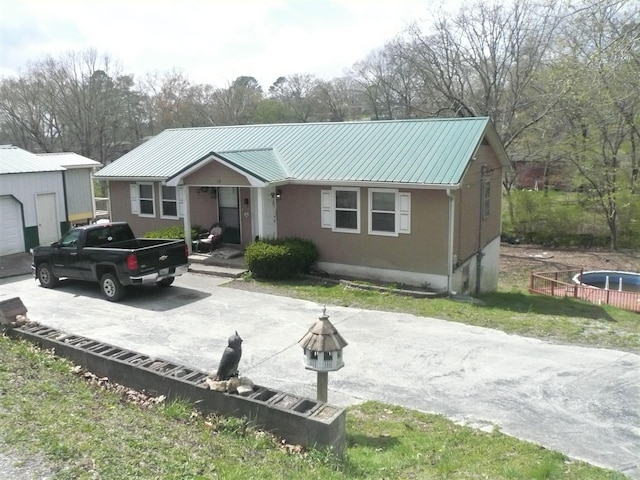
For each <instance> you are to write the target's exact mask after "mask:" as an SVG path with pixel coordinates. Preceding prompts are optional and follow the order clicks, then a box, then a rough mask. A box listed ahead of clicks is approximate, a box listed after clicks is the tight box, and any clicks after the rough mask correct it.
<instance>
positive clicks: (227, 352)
mask: <svg viewBox="0 0 640 480" xmlns="http://www.w3.org/2000/svg"><path fill="white" fill-rule="evenodd" d="M240 357H242V338H240V335H238V332H237V331H236V333H235V334H234V335H231V336H230V337H229V344H228V346H227V348H225V349H224V353H223V354H222V358H221V359H220V363H219V364H218V371H217V373H216V378H215V380H217V381H220V380H229V379H230V378H231V377H237V376H238V364H239V363H240Z"/></svg>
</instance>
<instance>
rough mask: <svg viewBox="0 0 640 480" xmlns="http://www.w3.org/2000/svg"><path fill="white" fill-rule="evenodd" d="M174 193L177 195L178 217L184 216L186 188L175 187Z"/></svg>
mask: <svg viewBox="0 0 640 480" xmlns="http://www.w3.org/2000/svg"><path fill="white" fill-rule="evenodd" d="M176 188H177V190H176V194H177V197H178V217H179V218H184V212H185V208H184V205H185V196H186V194H187V193H188V189H187V188H185V187H182V186H180V187H176Z"/></svg>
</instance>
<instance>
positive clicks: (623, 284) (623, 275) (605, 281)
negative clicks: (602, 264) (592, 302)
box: [573, 270, 640, 292]
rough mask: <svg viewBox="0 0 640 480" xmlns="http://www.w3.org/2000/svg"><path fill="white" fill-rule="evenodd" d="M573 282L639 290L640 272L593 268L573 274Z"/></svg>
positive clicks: (632, 290)
mask: <svg viewBox="0 0 640 480" xmlns="http://www.w3.org/2000/svg"><path fill="white" fill-rule="evenodd" d="M573 282H574V283H578V284H580V283H582V284H586V285H591V286H592V287H597V288H603V289H605V290H620V291H623V292H640V273H635V272H618V271H615V270H593V271H589V272H583V273H582V274H580V273H578V274H577V275H574V277H573Z"/></svg>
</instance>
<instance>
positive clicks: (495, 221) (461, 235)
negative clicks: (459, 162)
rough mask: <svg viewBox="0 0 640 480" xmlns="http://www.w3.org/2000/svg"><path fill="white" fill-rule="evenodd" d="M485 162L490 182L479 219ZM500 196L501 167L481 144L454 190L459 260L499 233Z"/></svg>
mask: <svg viewBox="0 0 640 480" xmlns="http://www.w3.org/2000/svg"><path fill="white" fill-rule="evenodd" d="M483 165H487V166H488V167H490V168H491V169H493V170H492V171H491V173H487V174H486V178H487V179H489V181H490V182H491V211H490V215H489V216H488V217H486V218H483V219H482V221H481V220H480V216H481V205H480V202H481V198H482V190H481V188H482V166H483ZM501 200H502V168H501V166H500V162H499V161H498V159H497V157H496V155H495V153H494V152H493V149H491V147H489V146H486V145H481V146H480V148H479V149H478V152H477V154H476V157H475V159H474V160H473V161H472V162H471V164H470V166H469V169H468V171H467V173H466V174H465V176H464V178H463V182H462V185H461V188H460V190H458V191H457V192H456V193H455V201H456V216H455V234H454V238H455V240H454V254H455V255H456V258H457V259H458V261H460V262H462V261H465V260H466V259H468V258H469V257H470V256H472V255H474V254H475V253H477V252H478V248H482V247H484V246H486V245H487V244H488V243H490V242H491V241H493V240H494V239H495V238H496V237H497V236H499V235H500V228H501Z"/></svg>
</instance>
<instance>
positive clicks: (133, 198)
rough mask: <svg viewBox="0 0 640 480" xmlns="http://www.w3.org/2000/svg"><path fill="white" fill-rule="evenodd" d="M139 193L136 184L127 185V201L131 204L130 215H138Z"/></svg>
mask: <svg viewBox="0 0 640 480" xmlns="http://www.w3.org/2000/svg"><path fill="white" fill-rule="evenodd" d="M139 193H140V190H139V187H138V184H137V183H132V184H130V185H129V201H130V202H131V213H132V214H133V215H138V214H139V213H140V203H139V202H138V194H139Z"/></svg>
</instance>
